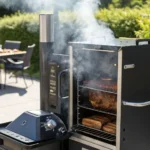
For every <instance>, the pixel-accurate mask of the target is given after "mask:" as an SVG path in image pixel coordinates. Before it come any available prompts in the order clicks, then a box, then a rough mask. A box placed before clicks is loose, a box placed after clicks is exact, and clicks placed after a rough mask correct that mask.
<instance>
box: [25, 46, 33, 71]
mask: <svg viewBox="0 0 150 150" xmlns="http://www.w3.org/2000/svg"><path fill="white" fill-rule="evenodd" d="M34 47H35V44H33V45H31V46H28V48H27V53H26V54H25V56H24V69H26V68H29V67H30V62H31V57H32V54H33V50H34Z"/></svg>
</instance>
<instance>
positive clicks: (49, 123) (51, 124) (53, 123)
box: [47, 119, 57, 130]
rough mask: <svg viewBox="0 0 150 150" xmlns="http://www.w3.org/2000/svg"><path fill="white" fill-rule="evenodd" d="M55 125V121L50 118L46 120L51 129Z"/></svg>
mask: <svg viewBox="0 0 150 150" xmlns="http://www.w3.org/2000/svg"><path fill="white" fill-rule="evenodd" d="M56 126H57V123H56V122H55V121H54V120H52V119H50V120H49V121H48V122H47V127H48V128H50V129H51V130H53V129H54V128H55V127H56Z"/></svg>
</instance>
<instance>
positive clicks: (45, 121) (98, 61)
mask: <svg viewBox="0 0 150 150" xmlns="http://www.w3.org/2000/svg"><path fill="white" fill-rule="evenodd" d="M55 21H56V20H55V19H54V16H53V14H41V15H40V73H41V76H40V81H41V85H40V90H41V91H40V93H41V97H40V102H41V104H40V105H41V110H38V111H27V112H25V113H23V114H22V115H21V116H19V117H18V118H17V119H16V120H14V121H13V122H11V123H8V124H7V123H6V124H2V125H1V126H0V127H1V128H0V139H1V145H0V149H2V150H22V149H24V150H26V149H34V150H49V149H52V150H63V149H64V150H67V149H68V150H77V149H79V150H129V149H136V150H141V149H144V150H149V149H150V144H149V140H150V134H149V132H150V128H149V126H150V121H149V120H148V117H149V113H150V111H149V109H150V108H149V107H150V102H149V99H150V94H149V93H150V88H149V85H150V79H149V76H150V71H149V69H148V68H149V66H150V59H149V55H150V51H149V49H150V45H149V43H150V40H149V39H143V40H117V39H116V43H115V44H114V45H96V44H88V43H82V42H69V43H68V48H66V49H65V50H64V51H61V52H59V53H58V52H56V51H55V44H57V40H59V39H56V38H55V34H56V33H57V27H58V26H57V25H56V26H55V24H56V23H55ZM54 33H55V34H54ZM143 42H144V45H141V44H140V43H143ZM108 124H113V127H112V126H111V127H110V125H108Z"/></svg>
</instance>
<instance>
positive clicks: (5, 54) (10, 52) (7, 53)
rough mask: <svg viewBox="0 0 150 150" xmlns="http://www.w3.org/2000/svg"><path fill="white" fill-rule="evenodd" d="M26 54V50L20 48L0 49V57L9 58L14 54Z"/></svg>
mask: <svg viewBox="0 0 150 150" xmlns="http://www.w3.org/2000/svg"><path fill="white" fill-rule="evenodd" d="M24 54H26V51H20V50H1V51H0V58H4V57H5V58H10V57H14V56H20V55H24Z"/></svg>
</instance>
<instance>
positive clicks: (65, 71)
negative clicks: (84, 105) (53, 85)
mask: <svg viewBox="0 0 150 150" xmlns="http://www.w3.org/2000/svg"><path fill="white" fill-rule="evenodd" d="M67 72H69V69H65V70H63V71H61V72H60V73H59V74H58V97H59V98H61V99H67V98H69V96H64V97H63V96H62V95H61V77H62V75H63V74H64V73H67Z"/></svg>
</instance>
